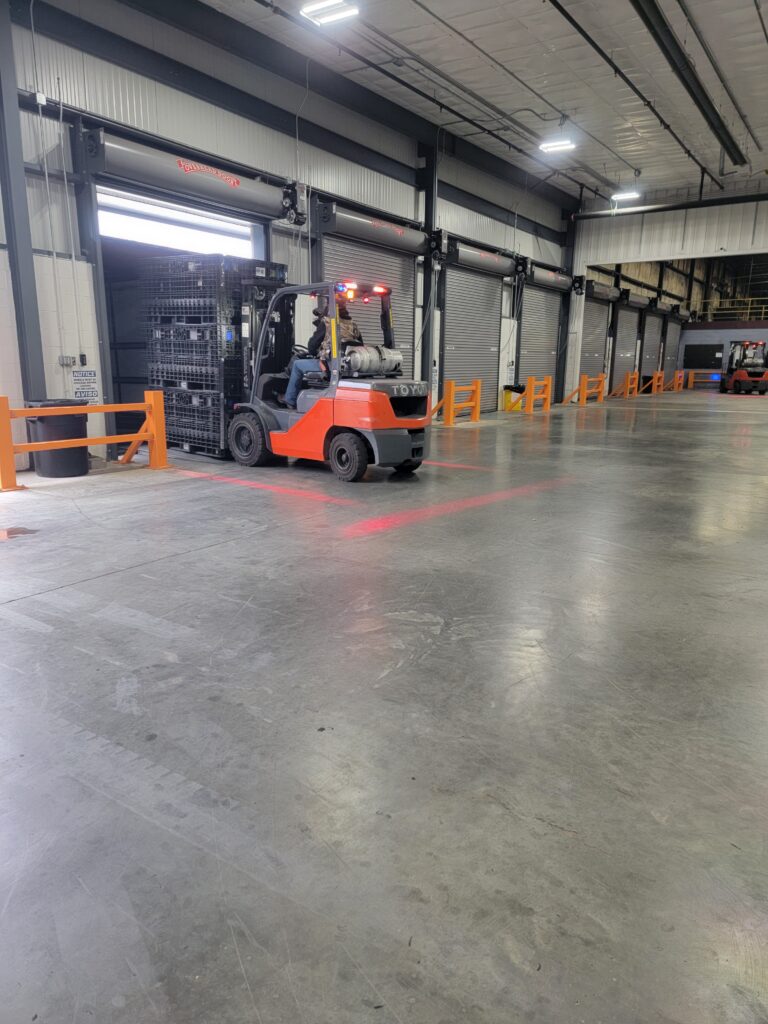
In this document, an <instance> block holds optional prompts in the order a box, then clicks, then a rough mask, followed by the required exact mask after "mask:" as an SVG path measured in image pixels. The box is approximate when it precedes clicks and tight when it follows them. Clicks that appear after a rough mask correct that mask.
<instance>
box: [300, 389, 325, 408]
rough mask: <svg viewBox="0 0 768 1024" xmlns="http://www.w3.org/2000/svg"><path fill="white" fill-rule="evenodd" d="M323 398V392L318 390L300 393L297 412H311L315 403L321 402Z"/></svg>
mask: <svg viewBox="0 0 768 1024" xmlns="http://www.w3.org/2000/svg"><path fill="white" fill-rule="evenodd" d="M322 397H323V391H321V390H319V389H318V388H308V389H307V390H305V391H300V392H299V397H298V398H297V399H296V411H297V412H309V410H310V409H311V408H312V406H313V405H314V404H315V402H317V401H319V400H320V399H321V398H322Z"/></svg>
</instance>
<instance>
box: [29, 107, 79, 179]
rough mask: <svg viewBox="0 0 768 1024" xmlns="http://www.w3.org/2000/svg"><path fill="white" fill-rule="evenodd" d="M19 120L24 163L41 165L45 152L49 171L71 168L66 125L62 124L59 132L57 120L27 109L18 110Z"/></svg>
mask: <svg viewBox="0 0 768 1024" xmlns="http://www.w3.org/2000/svg"><path fill="white" fill-rule="evenodd" d="M19 120H20V121H21V150H22V154H23V156H24V162H25V163H28V164H35V165H37V166H40V167H42V163H43V154H45V156H46V159H47V162H48V170H49V171H61V170H66V171H67V172H70V171H71V170H72V155H71V152H70V136H69V127H68V125H66V124H65V125H64V126H63V128H62V131H61V134H60V133H59V123H58V121H55V120H54V121H52V120H51V118H50V117H40V116H39V115H38V114H33V113H31V112H30V111H28V110H20V111H19ZM62 140H63V146H62Z"/></svg>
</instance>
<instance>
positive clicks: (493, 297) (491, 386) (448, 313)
mask: <svg viewBox="0 0 768 1024" xmlns="http://www.w3.org/2000/svg"><path fill="white" fill-rule="evenodd" d="M501 288H502V278H500V277H492V276H491V275H490V274H478V273H476V272H475V271H472V270H463V269H462V268H460V267H447V268H446V278H445V313H444V320H443V323H444V334H443V338H444V345H445V348H444V352H445V354H444V361H443V380H453V381H455V382H456V383H457V384H459V385H463V384H471V383H472V381H473V380H476V379H478V378H479V379H480V380H482V382H483V390H482V394H481V400H480V409H481V411H482V412H496V410H497V409H498V407H499V344H500V340H501Z"/></svg>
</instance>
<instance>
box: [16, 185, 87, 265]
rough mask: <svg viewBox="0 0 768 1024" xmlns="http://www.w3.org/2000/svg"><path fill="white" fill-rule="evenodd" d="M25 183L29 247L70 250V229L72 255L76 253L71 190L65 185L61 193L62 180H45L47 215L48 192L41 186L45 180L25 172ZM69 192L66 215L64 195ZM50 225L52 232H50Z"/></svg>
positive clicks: (74, 207)
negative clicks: (30, 232) (30, 238)
mask: <svg viewBox="0 0 768 1024" xmlns="http://www.w3.org/2000/svg"><path fill="white" fill-rule="evenodd" d="M26 185H27V206H28V207H29V221H30V227H31V230H32V248H33V249H47V250H49V251H50V250H51V249H53V250H55V251H56V252H61V253H70V252H71V251H72V246H71V245H70V230H71V233H72V240H73V242H74V247H75V254H77V253H79V252H80V243H79V238H78V230H77V214H76V212H75V211H76V206H75V193H74V189H73V187H72V186H71V185H68V186H67V191H66V192H65V189H64V183H63V182H62V181H55V180H54V179H52V178H51V177H49V179H48V188H49V189H50V198H51V202H50V216H49V213H48V206H49V203H48V191H47V190H46V187H45V179H44V178H41V177H38V175H32V174H28V175H27V179H26ZM67 194H68V195H69V215H68V213H67V201H66V196H67ZM51 225H53V233H51Z"/></svg>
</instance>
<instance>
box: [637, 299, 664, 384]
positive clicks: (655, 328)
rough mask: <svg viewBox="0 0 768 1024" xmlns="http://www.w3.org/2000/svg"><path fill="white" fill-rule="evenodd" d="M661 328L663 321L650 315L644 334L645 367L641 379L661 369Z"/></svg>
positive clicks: (646, 321) (643, 366)
mask: <svg viewBox="0 0 768 1024" xmlns="http://www.w3.org/2000/svg"><path fill="white" fill-rule="evenodd" d="M661 327H662V319H661V317H660V316H654V315H653V314H652V313H649V314H648V315H647V316H646V318H645V333H644V334H643V365H642V369H641V371H640V376H641V377H647V376H650V374H652V373H655V372H656V371H657V370H658V368H659V355H660V354H661Z"/></svg>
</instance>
